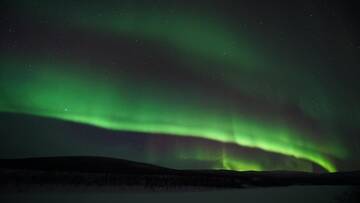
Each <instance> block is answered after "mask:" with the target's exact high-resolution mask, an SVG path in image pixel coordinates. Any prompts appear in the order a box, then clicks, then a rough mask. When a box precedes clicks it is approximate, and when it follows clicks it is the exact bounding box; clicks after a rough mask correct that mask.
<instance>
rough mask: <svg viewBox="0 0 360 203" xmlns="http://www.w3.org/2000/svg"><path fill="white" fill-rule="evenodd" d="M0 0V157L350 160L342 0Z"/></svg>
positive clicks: (351, 116) (271, 162) (354, 144)
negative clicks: (204, 0)
mask: <svg viewBox="0 0 360 203" xmlns="http://www.w3.org/2000/svg"><path fill="white" fill-rule="evenodd" d="M1 4H2V6H1V10H0V11H1V12H0V13H1V14H0V25H1V26H0V40H1V43H0V118H1V123H2V124H1V127H0V134H1V137H0V138H1V140H0V152H1V153H0V158H20V157H39V156H72V155H76V156H79V155H88V156H106V157H115V158H123V159H129V160H134V161H141V162H146V163H152V164H157V165H160V166H165V167H172V168H179V169H228V170H238V171H244V170H257V171H263V170H297V171H311V172H335V171H350V170H359V169H360V158H359V157H358V156H356V154H359V153H360V138H359V133H360V125H359V123H360V107H359V105H358V103H359V101H360V100H359V99H360V93H359V92H360V91H359V90H360V88H359V87H360V86H359V85H360V81H359V80H358V75H359V73H360V70H359V69H358V67H359V64H360V57H358V56H359V54H360V39H359V37H358V36H359V30H358V25H359V24H358V22H357V21H356V19H357V17H358V16H357V14H356V11H357V10H356V7H355V5H352V4H351V3H347V4H344V3H339V2H337V3H334V2H332V1H296V2H288V1H276V2H270V1H250V0H242V1H230V0H221V1H220V0H219V1H206V2H202V1H201V2H200V1H174V0H168V1H159V0H158V1H155V0H148V1H140V0H138V1H134V0H132V1H130V0H128V1H125V0H124V1H103V2H102V1H85V0H80V1H75V2H74V1H60V2H57V1H56V2H55V1H40V0H32V1H25V0H16V1H10V0H9V1H3V2H2V3H1Z"/></svg>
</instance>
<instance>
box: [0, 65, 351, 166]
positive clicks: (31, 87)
mask: <svg viewBox="0 0 360 203" xmlns="http://www.w3.org/2000/svg"><path fill="white" fill-rule="evenodd" d="M1 61H2V64H1V66H2V67H5V68H2V71H1V76H3V77H2V78H1V90H2V95H5V97H4V96H3V97H2V98H6V100H5V101H4V100H3V101H2V103H1V106H0V110H1V111H2V112H15V113H25V114H31V115H38V116H45V117H51V118H57V119H63V120H67V121H73V122H78V123H83V124H89V125H93V126H97V127H101V128H106V129H112V130H120V131H121V130H125V131H135V132H144V133H161V134H169V135H174V136H192V137H199V138H204V139H210V140H215V141H219V142H225V143H234V144H237V145H239V146H245V147H253V148H259V149H262V150H265V151H269V152H275V153H280V154H284V155H287V156H293V157H296V158H301V159H305V160H309V161H311V162H314V163H316V164H318V165H320V166H322V167H323V168H325V169H326V170H328V171H336V168H335V166H334V164H333V163H332V162H331V160H330V159H329V158H328V157H327V155H331V156H340V157H341V156H344V154H342V153H343V149H342V148H341V147H340V146H339V147H337V148H336V147H335V146H333V145H334V144H331V145H329V146H326V145H324V144H323V145H322V146H321V147H317V145H316V143H313V142H312V141H311V140H308V139H306V138H305V137H303V136H302V133H301V132H297V131H296V130H295V129H291V128H289V127H288V126H287V125H283V124H281V123H264V122H261V121H257V120H255V119H249V118H246V117H243V116H242V115H241V114H236V113H234V112H236V109H228V110H231V112H229V111H228V110H226V109H220V110H218V108H206V106H203V105H201V104H199V102H196V98H194V97H191V96H190V97H187V95H186V93H184V94H182V95H180V96H181V97H186V98H187V100H189V101H188V102H186V103H179V102H177V100H178V99H177V97H179V94H178V92H176V91H167V90H166V89H161V88H158V89H156V87H152V88H151V89H147V88H146V87H145V86H140V87H137V88H139V89H137V90H136V87H135V86H134V84H131V81H130V80H128V79H127V78H126V77H124V76H120V77H117V78H116V79H115V78H113V79H111V78H105V77H102V75H101V74H99V73H97V74H94V73H84V72H81V71H74V70H81V68H77V67H74V65H73V66H71V65H65V64H54V63H52V64H46V63H31V64H33V67H34V68H33V69H31V70H28V71H26V72H24V67H25V68H26V64H27V63H25V64H22V63H19V62H15V61H7V60H5V59H2V60H1ZM22 61H25V60H22ZM64 67H65V68H64ZM65 70H70V71H65ZM71 70H72V71H71ZM137 85H138V84H137ZM131 86H134V87H133V88H131ZM138 91H140V92H141V94H134V93H133V92H138ZM177 95H178V96H177ZM139 97H140V98H139ZM227 111H228V112H227ZM334 149H335V150H334ZM233 160H236V159H233ZM224 162H225V163H227V164H225V166H226V165H229V163H230V161H229V160H224ZM232 162H234V161H232ZM232 165H234V166H233V167H232V168H235V169H238V170H240V169H241V168H242V167H241V166H242V165H244V164H242V163H241V162H240V161H239V162H234V163H232ZM237 165H239V166H237ZM247 168H249V167H247ZM251 168H252V169H253V170H259V167H258V166H254V167H251Z"/></svg>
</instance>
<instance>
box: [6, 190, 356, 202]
mask: <svg viewBox="0 0 360 203" xmlns="http://www.w3.org/2000/svg"><path fill="white" fill-rule="evenodd" d="M359 191H360V190H359V188H355V187H353V186H289V187H271V188H249V189H230V190H216V191H214V190H210V191H198V192H189V191H186V192H184V191H182V192H174V191H172V192H169V191H167V192H164V191H156V192H150V191H141V192H136V191H131V192H45V191H43V192H29V193H7V194H4V193H2V194H0V202H2V203H6V202H22V203H23V202H49V203H57V202H59V203H60V202H61V203H63V202H86V203H90V202H119V203H120V202H121V203H123V202H144V203H147V202H164V203H177V202H179V203H189V202H197V203H198V202H206V203H211V202H219V203H230V202H236V203H246V202H256V203H258V202H266V203H269V202H276V203H282V202H284V203H297V202H299V203H311V202H316V203H320V202H329V203H331V202H333V203H336V202H345V203H346V202H360V201H359V199H358V197H359V195H358V194H357V192H359Z"/></svg>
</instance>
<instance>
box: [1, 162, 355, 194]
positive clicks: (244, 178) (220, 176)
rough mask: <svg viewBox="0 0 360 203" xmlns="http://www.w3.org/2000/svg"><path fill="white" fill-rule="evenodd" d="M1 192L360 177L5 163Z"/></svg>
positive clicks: (337, 181) (338, 181)
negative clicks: (40, 187)
mask: <svg viewBox="0 0 360 203" xmlns="http://www.w3.org/2000/svg"><path fill="white" fill-rule="evenodd" d="M0 180H1V181H0V188H1V189H2V190H4V189H5V190H6V189H7V188H8V187H15V186H16V187H17V186H19V185H22V186H26V185H28V186H31V185H34V184H35V185H39V184H40V185H58V186H60V187H61V186H69V185H72V186H73V185H77V186H96V187H98V186H111V187H124V186H125V187H128V186H137V187H138V186H140V187H150V188H179V187H183V188H184V187H185V188H186V187H202V188H204V187H205V188H248V187H274V186H289V185H360V171H353V172H338V173H321V174H315V173H305V172H292V171H265V172H254V171H245V172H237V171H227V170H176V169H169V168H164V167H159V166H155V165H151V164H145V163H139V162H133V161H128V160H122V159H114V158H105V157H82V156H79V157H44V158H24V159H0Z"/></svg>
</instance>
